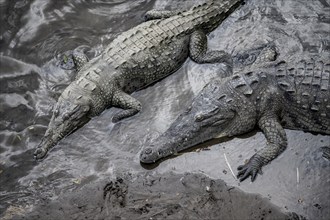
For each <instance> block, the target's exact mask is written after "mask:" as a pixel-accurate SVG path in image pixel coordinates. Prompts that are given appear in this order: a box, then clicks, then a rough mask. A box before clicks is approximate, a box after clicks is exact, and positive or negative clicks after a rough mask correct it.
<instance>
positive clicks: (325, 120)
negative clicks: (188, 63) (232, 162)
mask: <svg viewBox="0 0 330 220" xmlns="http://www.w3.org/2000/svg"><path fill="white" fill-rule="evenodd" d="M297 57H301V56H298V55H297ZM329 75H330V57H329V55H328V56H326V57H319V58H309V59H305V60H301V61H298V62H287V63H286V62H284V61H281V62H273V63H271V64H270V66H265V67H262V68H255V69H254V70H252V71H247V72H244V73H238V74H234V75H233V76H230V77H227V78H225V79H217V80H215V81H212V82H211V83H209V84H207V85H206V86H205V87H204V88H203V90H202V91H201V92H200V93H199V95H198V96H197V97H196V98H195V99H194V100H193V102H192V104H191V106H190V107H189V108H188V109H187V110H186V111H185V112H184V113H182V114H181V115H180V116H179V117H178V118H177V119H176V120H175V121H174V122H173V124H172V125H171V126H170V128H169V129H168V130H167V131H166V132H164V133H163V134H162V135H160V136H159V137H158V138H157V139H155V140H154V141H153V142H152V143H150V144H148V145H147V146H146V147H144V148H143V150H142V152H141V154H140V160H141V162H142V163H154V162H155V161H157V160H159V159H161V158H164V157H167V156H169V155H173V154H175V153H177V152H179V151H182V150H184V149H187V148H190V147H192V146H195V145H197V144H199V143H202V142H205V141H207V140H210V139H213V138H222V137H232V136H235V135H239V134H244V133H247V132H249V131H251V130H253V129H254V128H255V127H256V126H257V127H259V128H260V129H261V131H262V132H263V133H264V135H265V137H266V140H267V144H266V146H265V147H264V148H262V149H261V150H259V151H257V152H256V153H255V154H254V155H253V156H252V157H251V158H250V160H249V162H248V163H247V164H245V165H242V166H239V167H238V170H239V172H238V177H239V178H240V181H243V180H245V179H246V178H247V177H249V176H251V180H252V181H254V180H255V178H256V176H257V174H258V172H260V171H261V167H262V166H264V165H266V164H268V163H269V162H270V161H272V160H273V159H275V158H276V157H277V156H278V155H279V154H280V153H281V152H283V151H284V150H285V149H286V147H287V138H286V133H285V131H284V129H283V127H284V128H288V129H293V130H303V131H309V132H315V133H321V134H326V135H330V92H329V91H330V80H329Z"/></svg>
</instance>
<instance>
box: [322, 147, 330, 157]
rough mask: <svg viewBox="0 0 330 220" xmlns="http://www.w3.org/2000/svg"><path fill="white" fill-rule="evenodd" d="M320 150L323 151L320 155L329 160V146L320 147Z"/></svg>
mask: <svg viewBox="0 0 330 220" xmlns="http://www.w3.org/2000/svg"><path fill="white" fill-rule="evenodd" d="M321 152H322V153H323V154H322V157H324V158H326V159H328V160H330V146H329V147H321Z"/></svg>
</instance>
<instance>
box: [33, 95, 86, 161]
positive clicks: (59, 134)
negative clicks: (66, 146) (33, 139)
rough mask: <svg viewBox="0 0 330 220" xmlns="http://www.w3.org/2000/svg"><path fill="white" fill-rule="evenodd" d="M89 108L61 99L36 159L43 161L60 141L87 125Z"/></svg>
mask: <svg viewBox="0 0 330 220" xmlns="http://www.w3.org/2000/svg"><path fill="white" fill-rule="evenodd" d="M88 111H89V106H88V105H81V104H77V103H74V102H71V101H68V100H64V99H61V100H59V102H58V103H57V105H56V107H55V111H54V113H53V116H52V118H51V121H50V123H49V125H48V128H47V131H46V133H45V136H44V137H43V139H42V141H41V143H40V144H39V145H38V147H37V150H36V151H35V153H34V156H35V158H36V159H42V158H44V157H45V156H46V154H47V152H48V151H49V150H50V149H51V148H53V147H54V146H55V145H56V144H57V143H58V142H59V141H60V140H62V139H63V138H64V137H66V136H68V135H69V134H71V133H72V132H74V131H75V130H76V129H77V128H79V127H82V126H83V125H84V124H86V123H87V122H88V121H89V120H90V118H89V117H88Z"/></svg>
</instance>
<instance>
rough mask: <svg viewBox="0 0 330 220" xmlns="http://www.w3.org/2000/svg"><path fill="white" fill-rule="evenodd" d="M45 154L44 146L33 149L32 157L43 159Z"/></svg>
mask: <svg viewBox="0 0 330 220" xmlns="http://www.w3.org/2000/svg"><path fill="white" fill-rule="evenodd" d="M46 154H47V151H46V150H45V149H44V148H41V147H39V148H37V149H36V150H35V151H34V158H35V159H36V160H40V159H43V158H44V157H45V156H46Z"/></svg>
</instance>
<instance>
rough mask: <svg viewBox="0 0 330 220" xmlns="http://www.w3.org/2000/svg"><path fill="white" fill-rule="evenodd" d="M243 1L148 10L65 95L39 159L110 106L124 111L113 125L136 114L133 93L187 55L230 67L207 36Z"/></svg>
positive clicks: (37, 155)
mask: <svg viewBox="0 0 330 220" xmlns="http://www.w3.org/2000/svg"><path fill="white" fill-rule="evenodd" d="M242 3H243V1H242V0H211V1H208V2H207V3H204V4H202V5H198V6H195V7H193V8H192V9H190V10H186V11H155V10H153V11H150V12H147V14H146V20H147V21H146V22H144V23H142V24H140V25H138V26H136V27H134V28H132V29H130V30H128V31H126V32H124V33H122V34H120V35H119V36H118V37H117V38H116V39H114V40H113V41H112V42H111V43H110V45H109V46H108V47H107V48H106V49H105V51H104V52H103V53H102V54H101V55H100V56H98V57H96V58H94V59H92V60H91V61H89V62H88V63H86V64H85V66H84V67H82V68H81V70H80V71H79V72H78V74H77V77H76V79H75V80H74V81H73V82H72V83H71V84H70V85H69V86H68V87H67V88H66V89H65V90H64V91H63V93H62V94H61V96H60V97H59V99H58V102H57V104H56V106H55V109H54V112H53V116H52V118H51V121H50V123H49V125H48V128H47V131H46V133H45V135H44V137H43V139H42V141H41V143H40V144H39V146H38V147H37V149H36V151H35V153H34V155H35V158H36V159H42V158H44V157H45V156H46V154H47V152H48V151H49V150H50V149H51V148H52V147H53V146H55V145H56V144H57V143H58V142H59V141H60V140H61V139H63V138H64V137H65V136H67V135H69V134H70V133H72V132H73V131H75V130H76V129H77V128H79V127H81V126H83V125H84V124H86V123H87V122H88V121H89V120H90V119H91V118H92V117H94V116H97V115H99V114H100V113H101V112H102V111H103V110H105V109H107V108H110V107H118V108H122V109H124V110H122V111H121V112H119V113H117V114H115V115H114V116H113V119H112V120H113V122H118V121H119V120H121V119H124V118H127V117H130V116H133V115H135V114H137V113H138V112H139V111H140V110H141V103H140V102H139V101H138V100H136V99H135V98H133V97H132V96H130V95H129V94H130V93H132V92H134V91H137V90H139V89H142V88H144V87H146V86H148V85H150V84H152V83H154V82H156V81H158V80H160V79H162V78H164V77H166V76H168V75H169V74H171V73H173V72H175V71H176V70H178V69H179V68H180V67H181V66H182V64H183V63H184V62H185V60H186V59H187V58H188V57H190V58H191V59H192V60H193V61H195V62H197V63H201V64H202V63H217V62H228V63H229V64H230V62H231V58H230V56H229V55H228V54H227V53H225V52H223V51H207V37H206V35H207V34H208V33H210V32H211V31H213V30H214V29H215V28H216V27H218V26H219V25H220V23H221V22H222V21H223V20H224V19H225V18H226V17H228V16H229V15H230V14H231V13H232V12H233V11H234V10H235V9H237V8H238V7H239V6H240V5H241V4H242Z"/></svg>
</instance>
